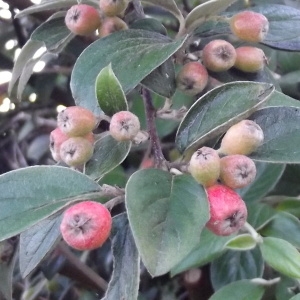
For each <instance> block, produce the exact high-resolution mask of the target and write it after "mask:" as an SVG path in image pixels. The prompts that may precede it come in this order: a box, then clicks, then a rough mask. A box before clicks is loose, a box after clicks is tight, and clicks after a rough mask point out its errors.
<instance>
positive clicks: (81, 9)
mask: <svg viewBox="0 0 300 300" xmlns="http://www.w3.org/2000/svg"><path fill="white" fill-rule="evenodd" d="M65 23H66V26H67V27H68V28H69V29H70V31H71V32H73V33H75V34H78V35H89V34H91V33H93V32H94V31H95V30H96V29H97V28H98V27H99V26H100V24H101V18H100V15H99V13H98V11H97V10H96V9H95V8H94V7H92V6H90V5H86V4H78V5H73V6H72V7H71V8H70V9H69V10H68V11H67V14H66V17H65Z"/></svg>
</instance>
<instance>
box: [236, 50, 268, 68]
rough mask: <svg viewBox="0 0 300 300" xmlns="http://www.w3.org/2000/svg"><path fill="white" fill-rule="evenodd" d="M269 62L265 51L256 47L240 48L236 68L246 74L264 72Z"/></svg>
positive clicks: (237, 51) (237, 52) (237, 53)
mask: <svg viewBox="0 0 300 300" xmlns="http://www.w3.org/2000/svg"><path fill="white" fill-rule="evenodd" d="M266 62H267V58H266V56H265V53H264V51H263V50H261V49H259V48H256V47H250V46H245V47H239V48H237V49H236V60H235V64H234V66H235V67H236V68H237V69H239V70H241V71H244V72H250V73H255V72H258V71H260V70H262V69H263V68H264V66H265V63H266Z"/></svg>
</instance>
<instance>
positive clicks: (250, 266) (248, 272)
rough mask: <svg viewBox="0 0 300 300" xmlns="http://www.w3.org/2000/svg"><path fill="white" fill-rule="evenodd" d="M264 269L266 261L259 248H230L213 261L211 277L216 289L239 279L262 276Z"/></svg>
mask: <svg viewBox="0 0 300 300" xmlns="http://www.w3.org/2000/svg"><path fill="white" fill-rule="evenodd" d="M263 270H264V261H263V259H262V256H261V253H260V250H259V248H255V249H252V250H250V251H231V250H229V251H227V252H225V253H224V254H223V255H222V256H220V257H219V258H217V259H216V260H214V261H213V262H212V263H211V266H210V278H211V282H212V285H213V288H214V290H219V289H220V288H222V287H223V286H225V285H227V284H229V283H231V282H234V281H237V280H241V279H252V278H257V277H261V276H262V274H263ZM232 299H244V298H235V297H233V298H232Z"/></svg>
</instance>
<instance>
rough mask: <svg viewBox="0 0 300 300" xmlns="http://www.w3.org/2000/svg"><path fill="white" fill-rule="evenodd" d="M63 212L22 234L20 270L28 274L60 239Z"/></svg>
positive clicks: (23, 273) (23, 275)
mask: <svg viewBox="0 0 300 300" xmlns="http://www.w3.org/2000/svg"><path fill="white" fill-rule="evenodd" d="M60 222H61V214H59V215H57V214H55V215H53V216H50V217H49V218H47V219H45V220H42V221H40V222H38V223H37V224H35V225H33V226H32V227H30V228H29V229H27V230H26V231H24V232H22V233H21V235H20V255H19V261H20V272H21V275H22V277H23V278H25V277H26V276H28V275H29V274H30V273H31V272H32V271H33V270H34V269H35V268H36V267H37V266H38V265H39V263H40V262H41V261H42V260H43V259H44V258H45V257H46V255H47V254H48V253H49V252H50V251H51V250H52V249H53V247H54V246H55V245H56V243H57V242H58V241H59V240H60V236H61V235H60V230H59V225H60Z"/></svg>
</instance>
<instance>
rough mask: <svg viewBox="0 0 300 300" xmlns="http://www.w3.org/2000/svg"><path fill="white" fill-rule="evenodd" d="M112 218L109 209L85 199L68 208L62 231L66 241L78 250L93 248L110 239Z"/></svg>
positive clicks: (61, 227)
mask: <svg viewBox="0 0 300 300" xmlns="http://www.w3.org/2000/svg"><path fill="white" fill-rule="evenodd" d="M111 226H112V218H111V214H110V212H109V211H108V209H107V208H106V207H105V206H104V205H103V204H101V203H98V202H95V201H88V200H87V201H83V202H80V203H77V204H74V205H73V206H71V207H70V208H68V209H67V210H66V211H65V212H64V215H63V219H62V222H61V224H60V231H61V234H62V237H63V239H64V240H65V242H66V243H67V244H68V245H69V246H71V247H72V248H74V249H77V250H82V251H83V250H93V249H96V248H98V247H101V246H102V245H103V244H104V242H105V241H106V240H107V239H108V237H109V235H110V231H111Z"/></svg>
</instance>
